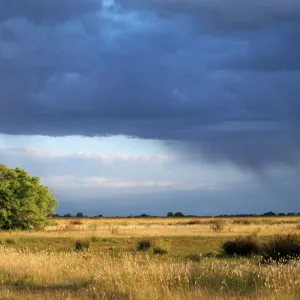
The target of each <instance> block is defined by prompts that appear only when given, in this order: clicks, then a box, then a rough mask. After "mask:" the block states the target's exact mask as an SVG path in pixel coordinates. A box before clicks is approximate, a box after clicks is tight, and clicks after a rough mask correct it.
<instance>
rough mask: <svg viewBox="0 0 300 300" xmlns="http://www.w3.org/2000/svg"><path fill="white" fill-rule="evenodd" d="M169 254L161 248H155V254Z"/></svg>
mask: <svg viewBox="0 0 300 300" xmlns="http://www.w3.org/2000/svg"><path fill="white" fill-rule="evenodd" d="M167 253H168V251H167V250H165V249H162V248H160V247H154V248H153V254H158V255H164V254H167Z"/></svg>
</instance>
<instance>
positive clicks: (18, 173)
mask: <svg viewBox="0 0 300 300" xmlns="http://www.w3.org/2000/svg"><path fill="white" fill-rule="evenodd" d="M57 204H58V202H57V201H56V199H55V197H54V196H53V195H52V194H51V192H50V191H49V189H48V188H47V187H46V186H43V185H41V184H40V180H39V178H38V177H31V176H30V175H29V174H28V173H27V172H26V171H24V170H22V169H20V168H15V169H10V168H8V167H7V166H5V165H0V229H2V230H11V229H21V230H27V229H41V228H44V227H45V226H46V225H47V224H49V220H48V219H47V217H48V216H49V215H51V214H54V208H55V207H56V205H57Z"/></svg>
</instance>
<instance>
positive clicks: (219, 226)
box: [210, 219, 225, 232]
mask: <svg viewBox="0 0 300 300" xmlns="http://www.w3.org/2000/svg"><path fill="white" fill-rule="evenodd" d="M224 226H225V221H224V220H220V219H218V220H214V221H212V222H211V225H210V229H211V230H212V231H214V232H221V231H222V230H223V229H224Z"/></svg>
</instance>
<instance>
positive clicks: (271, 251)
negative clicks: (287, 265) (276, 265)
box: [261, 234, 300, 262]
mask: <svg viewBox="0 0 300 300" xmlns="http://www.w3.org/2000/svg"><path fill="white" fill-rule="evenodd" d="M261 251H262V255H263V259H264V261H277V262H279V261H285V260H289V259H294V258H299V257H300V237H299V236H297V235H295V234H288V235H276V236H274V237H273V238H271V239H270V240H269V241H268V242H266V243H264V244H263V245H262V249H261Z"/></svg>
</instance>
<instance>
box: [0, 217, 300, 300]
mask: <svg viewBox="0 0 300 300" xmlns="http://www.w3.org/2000/svg"><path fill="white" fill-rule="evenodd" d="M76 220H77V219H76ZM245 220H246V221H245ZM54 221H55V222H56V225H54V226H51V227H49V228H47V229H46V230H45V231H41V232H3V233H1V239H2V241H7V239H12V240H15V241H16V244H14V243H11V244H10V243H4V244H3V245H2V246H0V299H20V300H23V299H24V300H25V299H51V300H52V299H136V300H144V299H151V300H152V299H167V300H168V299H170V300H171V299H175V300H176V299H178V300H179V299H180V300H181V299H280V300H281V299H298V298H297V297H298V295H300V277H299V273H300V262H299V261H292V262H291V263H289V264H284V265H275V264H274V265H260V264H259V263H258V262H257V261H256V260H254V259H237V258H235V259H224V258H202V259H201V260H200V262H199V263H196V262H186V261H185V260H184V259H182V257H181V258H179V257H177V256H176V255H173V254H171V253H169V254H167V255H163V256H155V255H152V254H149V253H147V252H146V253H138V252H134V251H133V252H124V251H125V250H124V251H120V252H114V251H110V252H107V251H106V252H105V251H95V249H92V250H90V251H88V252H83V253H78V252H74V251H72V250H71V248H70V247H69V248H68V251H56V250H55V249H54V250H45V251H40V250H37V251H32V250H29V249H28V248H25V247H21V246H20V245H19V242H18V239H19V240H20V241H22V239H24V240H26V239H29V240H30V239H36V240H38V241H39V240H40V241H41V242H42V240H44V241H45V240H46V241H47V239H49V240H50V239H51V238H56V239H57V238H59V239H60V238H62V241H64V240H63V238H66V239H67V238H72V239H77V238H87V237H97V236H99V237H101V238H102V240H101V239H100V240H101V241H103V238H104V237H107V238H111V239H119V240H124V243H125V241H126V242H128V241H130V239H135V240H136V239H137V238H139V237H146V236H149V237H151V238H155V239H161V240H163V241H165V240H168V239H169V240H170V238H167V237H172V238H174V240H175V241H176V242H178V244H176V243H175V244H174V245H175V247H177V245H178V247H182V250H181V251H187V249H193V251H194V249H197V247H198V246H197V245H196V244H195V238H197V239H198V237H199V238H201V239H203V241H204V242H205V241H207V243H208V245H207V247H208V248H209V247H210V245H209V243H211V242H212V241H213V239H214V238H221V239H223V238H224V239H226V238H227V237H232V236H237V235H250V234H251V235H253V234H254V235H258V236H260V237H261V238H263V237H264V236H270V235H272V234H276V233H298V234H299V228H298V225H299V224H300V217H290V218H287V217H285V218H247V219H236V218H228V219H224V222H225V226H224V228H223V229H222V231H221V232H217V233H216V232H214V231H213V230H212V228H211V222H212V221H215V219H211V218H199V219H195V218H193V219H188V218H182V219H178V218H173V219H170V218H149V219H148V218H147V219H125V218H124V219H113V218H111V219H107V218H104V219H80V220H79V221H80V222H81V224H79V225H76V224H71V223H74V222H72V221H74V219H63V218H60V219H55V220H54ZM70 221H71V222H70ZM178 237H185V239H184V240H180V239H179V238H178ZM66 241H67V240H66ZM100 243H102V242H100ZM180 243H183V244H182V245H181V244H180ZM189 243H190V244H189ZM126 251H127V250H126ZM199 252H200V251H199ZM174 253H175V252H174ZM186 254H189V253H188V252H187V253H186Z"/></svg>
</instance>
